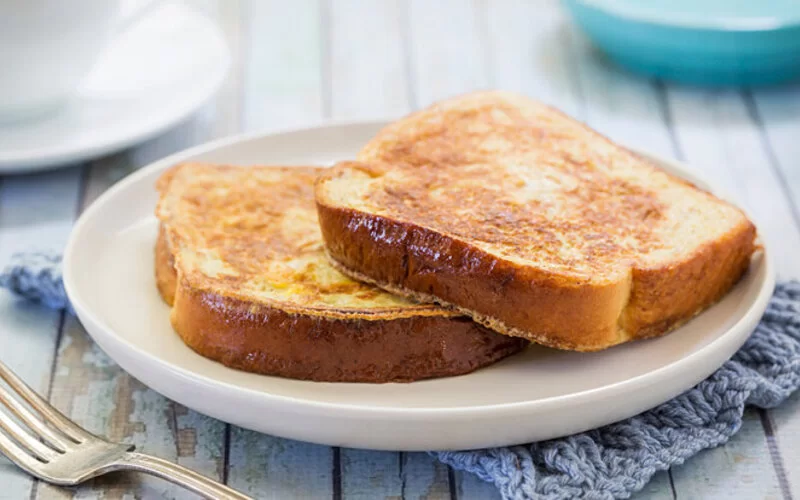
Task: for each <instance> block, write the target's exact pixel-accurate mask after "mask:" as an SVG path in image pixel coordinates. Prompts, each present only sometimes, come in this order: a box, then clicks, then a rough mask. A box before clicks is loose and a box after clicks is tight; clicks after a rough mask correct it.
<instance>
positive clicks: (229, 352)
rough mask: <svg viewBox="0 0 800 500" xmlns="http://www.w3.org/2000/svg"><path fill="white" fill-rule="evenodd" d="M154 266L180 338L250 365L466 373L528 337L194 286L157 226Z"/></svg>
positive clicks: (293, 374) (364, 378)
mask: <svg viewBox="0 0 800 500" xmlns="http://www.w3.org/2000/svg"><path fill="white" fill-rule="evenodd" d="M155 268H156V281H157V284H158V289H159V292H160V293H161V296H162V298H163V299H164V301H165V302H166V303H167V304H169V305H170V306H172V311H171V314H170V320H171V323H172V326H173V328H174V329H175V331H176V332H177V334H178V335H179V336H180V337H181V339H182V340H183V341H184V343H185V344H186V345H188V346H189V347H190V348H191V349H192V350H194V351H195V352H197V353H198V354H200V355H202V356H204V357H206V358H209V359H212V360H214V361H218V362H220V363H222V364H224V365H226V366H228V367H231V368H235V369H239V370H244V371H248V372H253V373H260V374H264V375H275V376H280V377H288V378H293V379H300V380H311V381H318V382H368V383H385V382H410V381H414V380H421V379H426V378H435V377H446V376H454V375H461V374H465V373H469V372H471V371H474V370H476V369H478V368H481V367H484V366H487V365H490V364H492V363H494V362H496V361H499V360H500V359H502V358H505V357H507V356H510V355H512V354H515V353H517V352H519V351H521V350H523V349H524V348H525V347H527V346H528V345H529V344H528V342H527V341H524V340H522V339H512V338H509V337H505V336H502V335H498V334H497V333H495V332H493V331H491V330H488V329H486V328H483V327H481V326H480V325H478V324H476V323H474V322H472V321H470V320H469V319H468V318H465V317H449V316H441V315H439V316H415V317H405V318H387V319H385V320H380V321H364V320H360V319H352V318H351V319H342V318H335V317H321V316H319V315H304V314H297V313H293V312H288V311H285V310H281V309H278V308H275V307H271V306H269V305H264V304H253V303H250V302H245V301H241V300H237V299H233V298H230V297H224V296H220V295H218V294H215V293H213V292H209V291H203V290H199V289H196V288H194V287H192V286H191V285H190V284H188V283H187V282H186V281H185V280H181V278H180V276H179V273H178V272H177V271H176V270H175V267H174V261H173V259H172V253H171V252H170V251H169V244H168V238H167V235H166V230H165V228H164V227H163V226H162V228H161V229H160V231H159V236H158V240H157V242H156V262H155Z"/></svg>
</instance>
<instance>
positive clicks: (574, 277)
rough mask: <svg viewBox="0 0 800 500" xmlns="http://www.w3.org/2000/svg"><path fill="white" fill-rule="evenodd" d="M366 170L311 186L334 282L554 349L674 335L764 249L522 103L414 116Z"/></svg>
mask: <svg viewBox="0 0 800 500" xmlns="http://www.w3.org/2000/svg"><path fill="white" fill-rule="evenodd" d="M357 160H358V161H357V162H349V163H342V164H340V165H338V166H336V167H334V168H333V169H332V170H330V171H328V172H325V173H324V174H323V175H322V176H321V177H320V179H319V180H318V181H317V187H316V200H317V208H318V212H319V220H320V225H321V228H322V234H323V237H324V240H325V245H326V248H327V252H328V254H329V256H330V258H331V259H332V262H333V263H334V264H335V265H336V267H337V268H338V269H340V270H341V271H343V272H345V273H346V274H348V275H350V276H353V277H355V278H357V279H361V280H364V281H366V282H369V283H373V284H377V285H378V286H380V287H382V288H384V289H386V290H389V291H391V292H393V293H397V294H402V295H405V296H408V297H413V298H414V299H417V300H420V301H426V302H435V303H438V304H442V305H445V306H450V307H451V308H453V309H454V310H458V311H459V312H462V313H465V314H468V315H470V316H471V317H472V318H474V319H475V320H476V321H478V322H480V323H482V324H484V325H486V326H488V327H490V328H492V329H494V330H496V331H498V332H502V333H505V334H508V335H513V336H519V337H524V338H526V339H529V340H532V341H535V342H538V343H541V344H545V345H548V346H552V347H557V348H562V349H574V350H582V351H592V350H598V349H603V348H606V347H609V346H612V345H615V344H619V343H621V342H626V341H629V340H633V339H639V338H644V337H652V336H655V335H660V334H663V333H665V332H667V331H670V330H672V329H674V328H676V327H677V326H679V325H681V324H682V323H684V322H686V321H687V320H689V319H690V318H692V317H693V316H694V315H696V314H697V313H699V312H700V311H702V310H703V309H705V308H707V307H708V306H709V305H711V304H712V303H714V302H715V301H717V300H719V299H720V298H721V297H722V296H723V295H724V294H725V293H726V292H727V291H728V290H729V289H730V288H731V287H732V286H733V284H734V283H735V282H736V281H737V280H738V279H739V278H740V277H741V276H742V274H743V273H744V272H745V270H746V269H747V267H748V264H749V262H750V258H751V254H752V253H753V252H754V249H755V243H754V240H755V238H756V229H755V227H754V226H753V224H752V223H751V222H750V221H749V220H748V219H747V217H746V216H745V215H744V214H743V213H742V212H741V211H740V210H738V209H737V208H735V207H734V206H732V205H730V204H728V203H726V202H724V201H721V200H719V199H718V198H716V197H714V196H713V195H711V194H709V193H707V192H705V191H702V190H700V189H698V188H696V187H695V186H693V185H692V184H690V183H689V182H687V181H685V180H682V179H679V178H677V177H675V176H673V175H670V174H668V173H666V172H664V171H662V170H660V169H658V168H657V167H656V166H654V165H653V164H651V163H650V162H648V161H646V160H644V159H642V158H641V157H639V156H637V155H635V154H633V153H631V152H629V151H627V150H625V149H624V148H622V147H620V146H618V145H616V144H614V143H612V142H611V141H609V140H608V139H606V138H605V137H603V136H601V135H600V134H598V133H596V132H594V131H593V130H591V129H589V128H587V127H586V126H584V125H582V124H580V123H578V122H577V121H575V120H573V119H571V118H569V117H567V116H565V115H563V114H561V113H560V112H558V111H555V110H553V109H551V108H549V107H547V106H545V105H543V104H540V103H538V102H535V101H532V100H530V99H528V98H526V97H523V96H520V95H516V94H512V93H506V92H482V93H475V94H470V95H466V96H462V97H459V98H455V99H451V100H448V101H444V102H441V103H439V104H436V105H433V106H431V107H430V108H428V109H425V110H423V111H420V112H417V113H414V114H412V115H410V116H408V117H406V118H404V119H401V120H399V121H397V122H395V123H393V124H391V125H389V126H387V127H386V128H385V129H383V130H382V131H381V132H380V133H379V134H378V135H377V136H376V137H375V138H374V139H373V140H372V141H371V142H369V143H368V144H367V145H366V146H365V147H364V148H363V150H362V151H361V152H360V154H359V155H358V157H357Z"/></svg>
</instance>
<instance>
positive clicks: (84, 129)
mask: <svg viewBox="0 0 800 500" xmlns="http://www.w3.org/2000/svg"><path fill="white" fill-rule="evenodd" d="M228 66H229V56H228V48H227V45H226V44H225V40H224V38H223V36H222V33H221V32H220V31H219V29H218V28H217V27H216V25H215V24H214V23H212V22H211V21H209V20H208V19H207V18H205V17H204V16H202V15H201V14H198V13H197V12H194V11H193V10H191V9H190V8H188V7H186V6H184V5H182V4H180V3H165V4H164V5H162V6H160V7H158V8H156V10H154V11H153V12H150V13H148V14H146V15H145V16H144V17H143V19H141V20H140V21H139V22H137V23H136V24H135V25H134V26H132V27H131V28H130V29H129V30H128V31H127V32H125V33H123V34H121V35H120V36H119V38H117V39H116V40H114V42H113V43H112V45H111V46H110V47H109V48H108V50H107V52H106V53H105V54H104V55H103V56H102V58H101V60H100V61H99V62H98V63H97V66H96V67H95V68H94V70H92V73H91V74H90V75H89V76H88V77H87V80H86V81H85V82H84V84H83V85H82V87H81V89H80V90H79V92H78V93H77V95H75V96H74V97H73V98H72V99H71V100H70V101H69V102H68V103H67V104H66V105H65V106H64V107H63V108H62V109H59V110H58V111H57V112H55V113H54V114H53V115H52V116H47V117H44V118H41V119H37V120H33V121H30V122H23V123H15V124H7V125H0V174H3V173H11V172H27V171H32V170H40V169H45V168H51V167H55V166H60V165H66V164H70V163H74V162H78V161H82V160H86V159H89V158H94V157H97V156H101V155H103V154H107V153H110V152H112V151H116V150H120V149H123V148H125V147H127V146H130V145H132V144H135V143H137V142H140V141H142V140H144V139H147V138H148V137H152V136H154V135H156V134H158V133H159V132H161V131H163V130H164V129H166V128H168V127H170V126H172V125H174V124H176V123H178V122H179V121H181V120H183V119H184V118H186V117H187V116H188V115H189V114H190V113H191V112H193V111H194V110H196V109H197V108H199V107H200V106H201V105H202V104H203V103H204V102H206V101H207V100H208V98H209V97H211V95H213V94H214V92H215V91H216V90H217V89H218V88H219V87H220V85H221V84H222V82H223V81H224V79H225V75H226V74H227V71H228Z"/></svg>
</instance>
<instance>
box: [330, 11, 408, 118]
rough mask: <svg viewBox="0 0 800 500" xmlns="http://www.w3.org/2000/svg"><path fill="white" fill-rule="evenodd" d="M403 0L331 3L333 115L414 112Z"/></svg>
mask: <svg viewBox="0 0 800 500" xmlns="http://www.w3.org/2000/svg"><path fill="white" fill-rule="evenodd" d="M405 9H406V4H405V3H404V2H403V1H400V0H390V1H385V2H374V1H372V0H348V1H345V2H332V3H331V10H330V23H331V24H330V29H329V30H328V34H329V41H328V51H329V52H330V69H329V72H330V84H331V95H332V96H333V97H332V102H331V109H332V116H333V117H335V118H336V119H368V118H384V117H397V116H400V115H402V114H405V113H407V112H408V110H409V108H410V100H409V99H410V96H409V80H408V75H407V73H406V55H405V51H404V46H403V37H402V31H401V30H402V27H403V26H402V24H403V23H402V22H401V21H402V20H403V18H404V16H405V15H406V12H405Z"/></svg>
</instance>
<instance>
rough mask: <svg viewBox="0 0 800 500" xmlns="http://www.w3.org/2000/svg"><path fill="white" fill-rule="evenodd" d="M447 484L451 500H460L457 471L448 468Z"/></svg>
mask: <svg viewBox="0 0 800 500" xmlns="http://www.w3.org/2000/svg"><path fill="white" fill-rule="evenodd" d="M447 483H448V485H449V486H450V500H458V487H457V486H456V471H455V470H454V469H453V468H452V467H449V466H448V467H447Z"/></svg>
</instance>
